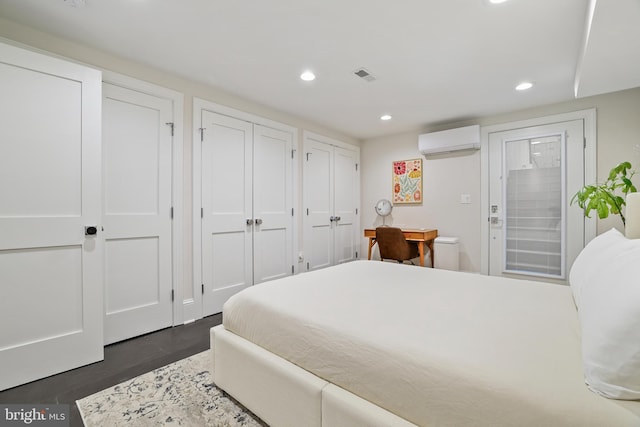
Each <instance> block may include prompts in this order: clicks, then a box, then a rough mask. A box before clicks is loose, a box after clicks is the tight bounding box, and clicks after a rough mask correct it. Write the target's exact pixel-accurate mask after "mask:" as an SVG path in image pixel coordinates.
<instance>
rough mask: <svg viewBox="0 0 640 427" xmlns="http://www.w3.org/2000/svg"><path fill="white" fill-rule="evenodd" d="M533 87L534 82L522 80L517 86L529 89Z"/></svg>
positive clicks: (521, 88)
mask: <svg viewBox="0 0 640 427" xmlns="http://www.w3.org/2000/svg"><path fill="white" fill-rule="evenodd" d="M532 87H533V83H531V82H522V83H520V84H519V85H518V86H516V90H527V89H531V88H532Z"/></svg>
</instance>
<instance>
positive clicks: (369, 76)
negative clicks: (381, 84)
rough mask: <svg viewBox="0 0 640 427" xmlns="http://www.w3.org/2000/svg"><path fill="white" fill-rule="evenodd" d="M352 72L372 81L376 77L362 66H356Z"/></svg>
mask: <svg viewBox="0 0 640 427" xmlns="http://www.w3.org/2000/svg"><path fill="white" fill-rule="evenodd" d="M353 74H355V75H356V76H358V77H360V78H361V79H363V80H366V81H368V82H372V81H374V80H375V79H376V78H375V77H373V75H372V74H371V73H370V72H368V71H367V70H365V69H364V68H358V69H357V70H355V71H354V72H353Z"/></svg>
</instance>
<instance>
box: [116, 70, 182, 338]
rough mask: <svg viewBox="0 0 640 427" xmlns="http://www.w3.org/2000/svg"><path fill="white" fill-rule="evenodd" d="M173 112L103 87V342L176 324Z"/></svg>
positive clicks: (161, 103)
mask: <svg viewBox="0 0 640 427" xmlns="http://www.w3.org/2000/svg"><path fill="white" fill-rule="evenodd" d="M172 110H173V106H172V103H171V101H170V100H168V99H164V98H158V97H155V96H151V95H148V94H144V93H141V92H138V91H135V90H131V89H126V88H122V87H119V86H115V85H112V84H108V83H105V84H104V85H103V153H104V154H103V164H104V175H103V176H104V180H103V182H104V184H103V186H104V213H103V219H104V239H105V313H106V315H105V344H110V343H113V342H116V341H121V340H124V339H127V338H131V337H134V336H138V335H141V334H144V333H147V332H151V331H156V330H158V329H162V328H165V327H168V326H171V325H172V323H173V317H172V301H171V300H172V290H173V286H172V271H171V266H172V260H171V249H172V243H171V216H172V215H171V177H172V172H171V156H172V128H171V125H172V121H173V111H172Z"/></svg>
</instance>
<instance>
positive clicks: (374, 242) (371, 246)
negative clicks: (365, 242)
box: [367, 237, 376, 260]
mask: <svg viewBox="0 0 640 427" xmlns="http://www.w3.org/2000/svg"><path fill="white" fill-rule="evenodd" d="M375 244H376V239H375V237H369V255H368V256H367V259H369V260H370V259H371V249H372V248H373V245H375Z"/></svg>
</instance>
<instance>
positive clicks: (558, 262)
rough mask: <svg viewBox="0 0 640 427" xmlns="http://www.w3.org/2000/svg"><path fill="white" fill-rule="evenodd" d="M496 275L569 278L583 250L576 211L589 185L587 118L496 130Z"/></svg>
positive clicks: (492, 167)
mask: <svg viewBox="0 0 640 427" xmlns="http://www.w3.org/2000/svg"><path fill="white" fill-rule="evenodd" d="M489 175H490V184H489V185H490V189H489V200H490V201H489V215H488V216H489V218H490V221H489V227H490V229H489V239H490V240H489V253H490V256H489V260H490V262H489V274H491V275H497V276H499V275H507V276H520V277H527V278H531V279H539V280H545V281H552V282H557V283H566V279H567V276H568V271H569V269H570V267H571V265H572V263H573V260H574V259H575V257H576V256H577V255H578V253H579V252H580V250H581V249H582V247H583V241H584V217H583V214H582V211H581V210H580V209H569V202H570V200H571V197H572V195H573V194H575V192H576V191H578V190H579V189H580V188H581V187H582V186H583V184H584V123H583V120H572V121H567V122H561V123H554V124H549V125H544V126H536V127H529V128H522V129H516V130H509V131H502V132H495V133H491V134H489Z"/></svg>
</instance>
